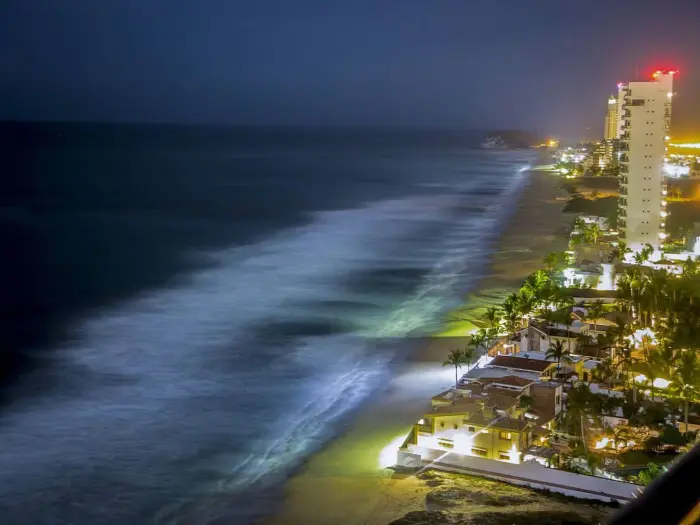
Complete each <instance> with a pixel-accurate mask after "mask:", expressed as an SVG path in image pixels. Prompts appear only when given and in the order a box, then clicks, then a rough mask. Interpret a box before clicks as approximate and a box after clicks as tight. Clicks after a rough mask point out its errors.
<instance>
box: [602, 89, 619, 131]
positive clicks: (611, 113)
mask: <svg viewBox="0 0 700 525" xmlns="http://www.w3.org/2000/svg"><path fill="white" fill-rule="evenodd" d="M617 131H618V130H617V99H616V98H615V97H612V96H611V97H610V98H609V99H608V111H607V112H606V113H605V136H604V138H605V140H614V139H616V138H617V137H618V135H617Z"/></svg>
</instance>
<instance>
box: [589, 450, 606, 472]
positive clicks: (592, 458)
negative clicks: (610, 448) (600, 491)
mask: <svg viewBox="0 0 700 525" xmlns="http://www.w3.org/2000/svg"><path fill="white" fill-rule="evenodd" d="M602 461H603V459H602V458H601V457H600V456H599V455H597V454H587V455H586V464H587V465H588V469H589V470H590V471H591V476H595V475H596V472H597V471H598V468H599V467H600V464H601V463H602Z"/></svg>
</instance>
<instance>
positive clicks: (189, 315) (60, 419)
mask: <svg viewBox="0 0 700 525" xmlns="http://www.w3.org/2000/svg"><path fill="white" fill-rule="evenodd" d="M479 136H480V134H478V133H470V132H458V131H436V130H399V129H393V130H388V129H387V130H361V129H353V130H341V129H325V130H320V129H299V128H259V129H256V128H204V127H191V128H187V127H172V126H170V127H168V126H142V127H139V126H96V125H71V126H66V125H24V126H16V125H15V126H12V125H6V126H3V127H2V128H0V137H2V154H3V158H4V161H3V162H4V164H5V166H6V168H9V169H6V173H9V175H10V176H6V177H5V180H4V181H3V184H4V186H5V191H4V192H2V197H1V198H2V201H0V202H1V203H2V208H0V225H1V226H2V230H1V231H3V232H5V233H6V234H7V235H6V236H5V238H6V239H7V241H6V243H4V244H5V247H6V253H5V255H4V257H3V260H2V262H1V263H0V273H1V274H2V276H3V277H2V278H0V284H2V288H3V290H4V291H5V293H4V298H5V305H4V306H5V308H3V311H2V318H1V319H0V323H1V324H0V329H1V331H2V344H3V353H2V358H3V369H4V372H5V377H4V379H3V381H4V383H3V387H4V388H3V390H2V395H3V398H2V400H3V405H2V407H1V412H0V466H1V467H2V468H0V523H2V524H3V525H15V524H18V525H19V524H22V525H24V524H27V523H32V524H33V525H44V524H46V525H49V524H50V525H63V524H110V525H122V524H124V525H126V524H129V525H135V524H141V523H143V524H188V525H189V524H197V525H199V524H214V523H236V524H245V523H249V522H251V521H252V520H253V519H255V518H256V517H259V516H260V515H261V513H264V512H265V511H266V510H269V509H270V505H271V502H272V501H273V500H274V498H275V496H276V495H277V494H278V493H279V491H280V487H281V483H282V482H283V481H284V480H285V479H286V477H288V476H289V474H290V473H291V472H292V471H293V469H294V468H296V467H297V466H299V464H300V463H301V462H302V461H303V460H304V458H306V457H308V455H309V454H311V453H312V452H313V451H314V450H317V449H318V448H319V447H320V446H322V445H323V443H325V442H326V441H327V440H328V439H331V438H332V437H333V436H334V435H335V434H336V433H337V432H338V431H339V428H340V426H341V425H342V423H343V421H345V420H347V418H348V417H351V415H352V412H353V410H355V409H356V408H357V407H358V406H360V405H361V403H362V402H363V401H364V400H365V399H366V398H367V397H368V396H369V395H370V394H371V393H372V392H373V391H375V390H376V389H377V388H381V386H382V384H383V383H384V382H385V381H386V379H387V377H389V374H391V372H392V369H393V368H394V367H395V366H397V363H400V362H401V360H402V359H404V358H405V357H406V353H407V352H408V351H409V350H410V348H411V344H410V342H411V339H412V338H414V337H415V336H419V335H424V334H427V333H429V332H430V331H431V330H434V329H435V328H436V326H437V321H438V319H439V318H440V315H441V314H443V313H444V312H445V311H446V310H447V309H449V308H451V307H453V306H455V305H456V304H458V302H459V300H460V298H461V297H462V296H463V295H464V292H465V291H466V290H467V289H468V288H469V286H470V285H471V284H473V282H474V280H475V279H476V278H477V277H478V275H479V272H481V271H482V270H483V263H484V259H485V256H487V255H488V252H489V250H490V249H491V244H492V242H493V240H494V238H495V236H496V235H497V233H498V231H499V228H500V227H501V226H502V224H503V222H504V219H505V218H506V217H507V216H508V214H509V210H510V208H511V207H512V204H513V203H514V202H515V200H516V199H517V197H518V195H519V193H520V189H521V187H522V184H523V182H524V180H525V176H526V175H524V174H523V173H522V172H521V169H522V168H523V167H524V166H526V165H527V164H528V163H529V162H530V161H532V160H533V159H532V155H531V154H530V153H528V152H518V151H515V152H492V151H482V150H478V149H475V148H474V146H475V144H477V142H478V139H479Z"/></svg>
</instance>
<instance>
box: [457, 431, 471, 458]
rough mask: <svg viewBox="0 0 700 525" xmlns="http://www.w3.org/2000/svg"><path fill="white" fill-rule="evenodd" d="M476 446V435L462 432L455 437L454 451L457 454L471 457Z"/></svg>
mask: <svg viewBox="0 0 700 525" xmlns="http://www.w3.org/2000/svg"><path fill="white" fill-rule="evenodd" d="M473 446H474V434H471V433H469V432H460V433H458V434H455V437H454V448H453V449H452V450H454V451H455V452H456V453H457V454H462V455H464V456H471V453H472V447H473Z"/></svg>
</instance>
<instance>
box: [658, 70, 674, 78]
mask: <svg viewBox="0 0 700 525" xmlns="http://www.w3.org/2000/svg"><path fill="white" fill-rule="evenodd" d="M677 73H678V70H677V69H657V70H656V71H655V72H654V74H653V75H652V76H653V77H654V78H656V77H658V76H659V75H671V76H673V75H675V74H677Z"/></svg>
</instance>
